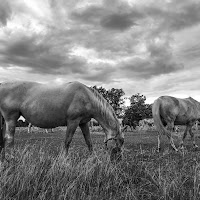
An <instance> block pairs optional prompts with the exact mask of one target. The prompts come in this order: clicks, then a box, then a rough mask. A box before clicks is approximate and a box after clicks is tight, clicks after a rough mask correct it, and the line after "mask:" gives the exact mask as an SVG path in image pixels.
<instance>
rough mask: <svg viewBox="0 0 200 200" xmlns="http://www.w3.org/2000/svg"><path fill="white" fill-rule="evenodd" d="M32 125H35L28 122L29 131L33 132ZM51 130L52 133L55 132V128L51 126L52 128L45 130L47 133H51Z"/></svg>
mask: <svg viewBox="0 0 200 200" xmlns="http://www.w3.org/2000/svg"><path fill="white" fill-rule="evenodd" d="M32 127H33V125H32V124H31V123H29V124H28V133H32ZM49 130H50V133H53V129H52V128H50V129H47V128H46V129H45V132H46V133H49Z"/></svg>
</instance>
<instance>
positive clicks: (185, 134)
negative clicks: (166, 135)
mask: <svg viewBox="0 0 200 200" xmlns="http://www.w3.org/2000/svg"><path fill="white" fill-rule="evenodd" d="M188 129H189V126H186V129H185V131H184V133H183V137H182V141H181V143H180V147H181V149H183V148H184V147H183V143H184V140H185V138H186V136H187V132H188Z"/></svg>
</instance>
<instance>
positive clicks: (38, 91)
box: [0, 82, 124, 158]
mask: <svg viewBox="0 0 200 200" xmlns="http://www.w3.org/2000/svg"><path fill="white" fill-rule="evenodd" d="M0 114H1V116H2V117H3V118H4V120H5V126H6V128H5V132H4V131H3V130H2V128H1V127H0V152H5V151H2V150H5V149H4V148H5V144H7V145H6V146H14V133H15V127H16V123H17V120H18V118H19V117H20V116H23V117H24V118H25V119H26V120H27V121H28V122H30V123H31V124H32V125H34V126H37V127H40V128H45V129H49V128H55V127H58V126H67V130H66V137H65V149H66V153H67V152H68V149H69V145H70V143H71V141H72V137H73V135H74V133H75V130H76V128H77V127H78V126H79V127H80V128H81V130H82V133H83V135H84V138H85V141H86V144H87V146H88V148H89V151H91V152H92V151H93V148H92V142H91V137H90V131H89V127H88V122H89V121H90V119H91V118H94V119H96V120H97V121H98V122H99V124H100V125H101V126H102V127H103V129H104V132H105V139H104V142H105V144H107V142H108V141H109V140H113V141H115V145H116V147H119V149H121V147H122V145H123V143H124V136H123V134H122V132H121V128H120V125H119V122H118V119H117V117H116V114H115V112H114V110H113V108H112V107H111V105H110V104H109V103H108V102H107V101H106V100H105V99H104V98H103V96H102V95H100V94H99V93H98V92H97V91H96V90H95V89H92V88H89V87H87V86H86V85H84V84H82V83H79V82H70V83H65V84H62V85H55V84H41V83H36V82H8V83H2V84H1V85H0ZM1 121H2V120H1ZM1 125H2V123H1ZM2 157H3V158H4V157H5V155H3V156H2Z"/></svg>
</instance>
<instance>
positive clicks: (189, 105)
mask: <svg viewBox="0 0 200 200" xmlns="http://www.w3.org/2000/svg"><path fill="white" fill-rule="evenodd" d="M159 99H160V101H161V105H160V114H161V117H162V118H163V119H164V121H170V120H172V121H174V123H175V124H177V125H178V124H179V125H181V124H186V123H188V122H190V121H194V120H196V119H198V116H199V110H198V108H197V104H196V103H195V102H193V101H191V100H190V99H188V98H185V99H181V98H175V97H171V96H162V97H160V98H159Z"/></svg>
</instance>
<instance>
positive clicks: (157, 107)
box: [152, 98, 171, 138]
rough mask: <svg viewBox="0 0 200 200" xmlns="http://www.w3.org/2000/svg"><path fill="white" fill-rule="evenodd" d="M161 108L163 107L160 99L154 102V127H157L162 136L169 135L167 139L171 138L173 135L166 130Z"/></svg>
mask: <svg viewBox="0 0 200 200" xmlns="http://www.w3.org/2000/svg"><path fill="white" fill-rule="evenodd" d="M160 107H161V100H160V99H159V98H158V99H156V100H155V101H154V103H153V106H152V115H153V120H154V125H155V126H156V128H157V131H158V132H159V133H160V134H163V135H167V137H168V138H170V137H171V133H170V131H168V130H167V129H166V128H165V126H164V125H163V122H162V120H161V117H160Z"/></svg>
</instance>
